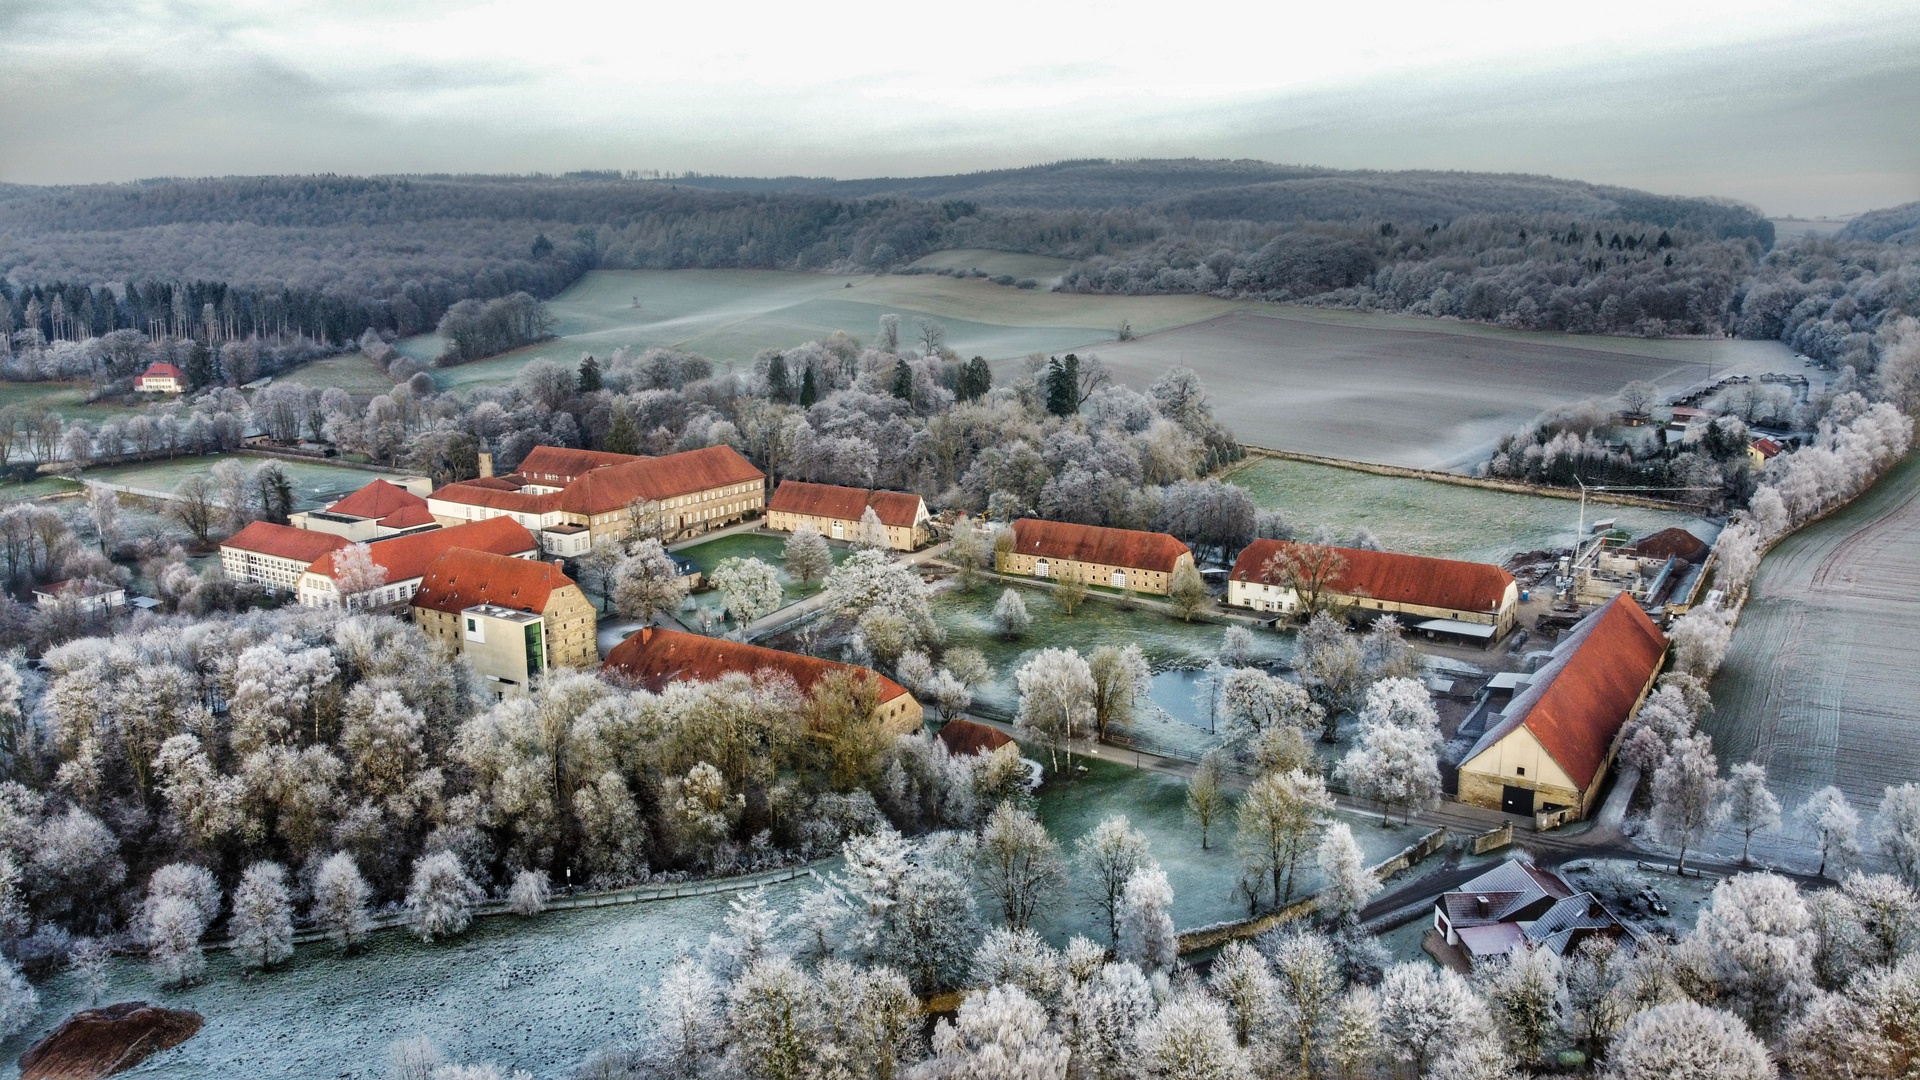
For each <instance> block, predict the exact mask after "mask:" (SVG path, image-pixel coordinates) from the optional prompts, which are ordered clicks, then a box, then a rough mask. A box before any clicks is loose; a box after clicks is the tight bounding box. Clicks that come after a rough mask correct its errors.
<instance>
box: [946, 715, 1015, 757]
mask: <svg viewBox="0 0 1920 1080" xmlns="http://www.w3.org/2000/svg"><path fill="white" fill-rule="evenodd" d="M939 739H940V741H941V742H943V743H945V744H946V746H947V752H948V753H950V754H952V755H953V756H955V757H966V756H967V755H969V754H991V753H993V752H994V751H995V750H998V749H1000V748H1001V747H1003V746H1005V745H1007V744H1008V743H1011V742H1012V741H1013V736H1011V735H1009V734H1007V733H1006V732H1004V731H1001V730H1000V729H999V728H995V727H988V726H987V725H985V724H979V723H975V722H974V721H972V720H967V719H965V718H961V719H957V720H949V721H947V724H946V726H945V727H943V728H941V729H940V735H939Z"/></svg>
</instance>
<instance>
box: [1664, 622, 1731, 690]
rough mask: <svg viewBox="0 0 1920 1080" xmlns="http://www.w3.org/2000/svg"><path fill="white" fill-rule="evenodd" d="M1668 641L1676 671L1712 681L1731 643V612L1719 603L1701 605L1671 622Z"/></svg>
mask: <svg viewBox="0 0 1920 1080" xmlns="http://www.w3.org/2000/svg"><path fill="white" fill-rule="evenodd" d="M1667 638H1668V640H1670V641H1671V642H1672V643H1673V655H1674V669H1675V670H1676V671H1682V672H1685V673H1686V674H1688V675H1692V676H1693V677H1694V678H1696V679H1711V678H1713V673H1714V672H1716V671H1718V670H1720V663H1721V661H1723V660H1725V659H1726V658H1727V647H1728V646H1729V645H1731V644H1732V643H1733V613H1732V612H1729V611H1723V610H1721V608H1720V606H1719V605H1718V604H1703V605H1701V606H1700V607H1697V608H1694V609H1693V610H1692V611H1689V612H1687V613H1686V614H1685V615H1682V616H1680V617H1679V618H1677V619H1675V620H1673V625H1672V626H1671V627H1670V628H1668V630H1667Z"/></svg>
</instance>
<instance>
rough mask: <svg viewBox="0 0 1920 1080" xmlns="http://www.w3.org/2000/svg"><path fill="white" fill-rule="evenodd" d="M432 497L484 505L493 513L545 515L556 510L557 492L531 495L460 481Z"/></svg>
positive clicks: (491, 484) (497, 485) (491, 483)
mask: <svg viewBox="0 0 1920 1080" xmlns="http://www.w3.org/2000/svg"><path fill="white" fill-rule="evenodd" d="M433 497H434V498H436V499H439V500H441V501H443V502H451V503H459V504H461V505H462V506H485V507H488V508H490V509H493V510H510V511H512V512H514V513H516V514H545V513H548V512H550V511H553V510H557V509H559V507H560V493H559V492H557V491H550V492H547V493H546V494H545V495H535V494H533V493H531V492H526V491H521V490H520V489H519V487H517V486H509V485H507V484H505V483H503V482H501V481H498V480H494V481H487V480H463V481H461V482H460V483H457V484H448V485H447V486H446V487H443V488H440V489H439V490H437V491H435V492H434V493H433Z"/></svg>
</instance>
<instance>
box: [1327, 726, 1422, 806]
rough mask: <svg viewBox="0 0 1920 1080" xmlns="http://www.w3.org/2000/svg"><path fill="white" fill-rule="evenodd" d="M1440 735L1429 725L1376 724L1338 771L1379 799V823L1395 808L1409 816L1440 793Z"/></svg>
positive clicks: (1352, 786) (1354, 788)
mask: <svg viewBox="0 0 1920 1080" xmlns="http://www.w3.org/2000/svg"><path fill="white" fill-rule="evenodd" d="M1439 750H1440V737H1439V733H1438V732H1437V731H1434V730H1433V729H1431V728H1426V727H1401V726H1400V725H1398V724H1372V725H1368V726H1366V727H1363V728H1362V729H1361V731H1360V740H1359V742H1357V743H1356V744H1354V747H1353V749H1351V750H1349V751H1347V752H1346V754H1345V755H1344V756H1342V757H1341V759H1340V763H1339V764H1338V765H1336V766H1335V767H1334V776H1335V777H1336V778H1337V779H1339V780H1340V781H1342V782H1343V783H1345V784H1346V785H1347V789H1348V790H1349V791H1351V792H1353V793H1354V794H1355V795H1358V796H1360V797H1361V798H1365V799H1371V800H1373V801H1374V802H1377V803H1379V804H1380V824H1381V825H1382V826H1383V827H1384V826H1386V825H1387V824H1389V823H1390V822H1391V821H1392V819H1393V811H1394V808H1395V807H1398V808H1400V810H1401V812H1402V815H1403V816H1404V817H1405V819H1406V820H1409V821H1411V820H1412V815H1413V811H1414V810H1416V809H1420V808H1422V807H1425V806H1428V805H1430V804H1432V802H1433V801H1434V800H1435V799H1437V798H1439V795H1440V760H1439Z"/></svg>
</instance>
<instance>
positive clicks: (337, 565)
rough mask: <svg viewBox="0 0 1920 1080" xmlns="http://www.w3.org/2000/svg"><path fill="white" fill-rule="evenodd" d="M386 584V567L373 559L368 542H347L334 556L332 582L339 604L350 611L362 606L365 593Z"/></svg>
mask: <svg viewBox="0 0 1920 1080" xmlns="http://www.w3.org/2000/svg"><path fill="white" fill-rule="evenodd" d="M386 583H387V568H386V567H384V566H381V565H380V564H379V563H377V562H375V561H374V559H373V548H372V547H370V546H369V545H367V544H348V545H347V546H346V547H343V548H341V549H340V550H339V551H337V552H335V553H334V555H333V584H334V588H336V589H338V590H339V591H340V604H341V606H342V607H345V608H347V609H349V610H351V609H354V608H358V607H364V606H365V605H366V604H367V603H368V602H370V601H368V600H365V599H363V598H365V597H366V596H367V594H368V593H371V592H373V591H374V590H375V589H378V588H379V587H380V586H382V585H385V584H386Z"/></svg>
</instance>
